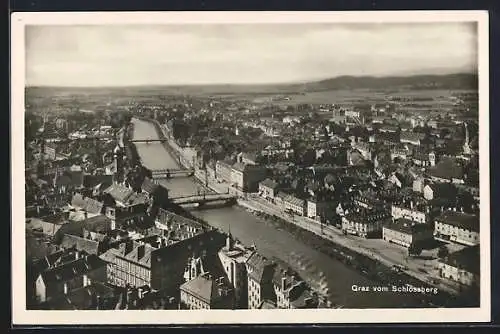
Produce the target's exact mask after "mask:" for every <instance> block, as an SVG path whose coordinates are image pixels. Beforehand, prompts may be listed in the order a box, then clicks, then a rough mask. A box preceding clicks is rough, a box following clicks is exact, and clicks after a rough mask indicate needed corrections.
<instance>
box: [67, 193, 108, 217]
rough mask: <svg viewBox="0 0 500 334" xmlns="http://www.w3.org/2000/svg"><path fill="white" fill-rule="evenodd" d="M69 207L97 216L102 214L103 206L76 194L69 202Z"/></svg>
mask: <svg viewBox="0 0 500 334" xmlns="http://www.w3.org/2000/svg"><path fill="white" fill-rule="evenodd" d="M71 205H72V206H73V207H77V208H80V209H82V210H84V211H87V212H89V213H94V214H99V213H101V212H102V208H103V205H104V204H103V203H101V202H99V201H97V200H95V199H93V198H90V197H84V196H82V195H81V194H79V193H76V194H75V195H74V196H73V199H72V200H71Z"/></svg>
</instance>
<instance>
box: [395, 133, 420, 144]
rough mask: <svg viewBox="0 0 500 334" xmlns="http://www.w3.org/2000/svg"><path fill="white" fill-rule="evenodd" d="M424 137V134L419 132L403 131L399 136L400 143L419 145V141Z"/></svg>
mask: <svg viewBox="0 0 500 334" xmlns="http://www.w3.org/2000/svg"><path fill="white" fill-rule="evenodd" d="M424 138H425V134H423V133H419V132H409V131H403V132H401V135H400V137H399V140H400V141H401V143H402V144H411V145H415V146H419V145H420V144H421V141H422V140H423V139H424Z"/></svg>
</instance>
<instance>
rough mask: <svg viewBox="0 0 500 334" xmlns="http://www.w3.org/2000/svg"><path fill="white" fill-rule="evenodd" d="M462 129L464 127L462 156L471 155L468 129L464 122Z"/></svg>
mask: <svg viewBox="0 0 500 334" xmlns="http://www.w3.org/2000/svg"><path fill="white" fill-rule="evenodd" d="M464 127H465V142H464V146H463V151H464V154H471V149H470V146H469V141H470V139H469V128H468V127H467V123H466V122H464Z"/></svg>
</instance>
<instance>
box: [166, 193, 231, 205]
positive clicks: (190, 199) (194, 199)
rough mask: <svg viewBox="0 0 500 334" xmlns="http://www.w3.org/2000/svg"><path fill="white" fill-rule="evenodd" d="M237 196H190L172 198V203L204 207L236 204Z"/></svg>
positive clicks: (227, 194)
mask: <svg viewBox="0 0 500 334" xmlns="http://www.w3.org/2000/svg"><path fill="white" fill-rule="evenodd" d="M237 198H238V197H237V196H236V195H232V194H229V193H226V194H201V195H190V196H180V197H174V198H171V199H170V201H171V202H172V203H174V204H178V205H185V204H198V206H202V205H204V204H207V203H214V202H223V203H226V204H231V205H232V204H235V203H236V199H237Z"/></svg>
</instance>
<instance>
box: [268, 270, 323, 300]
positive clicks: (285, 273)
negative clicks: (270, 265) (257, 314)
mask: <svg viewBox="0 0 500 334" xmlns="http://www.w3.org/2000/svg"><path fill="white" fill-rule="evenodd" d="M273 285H274V293H275V295H276V303H275V304H274V301H273V302H272V303H273V304H274V305H275V308H279V309H305V308H316V307H317V306H318V304H319V299H318V296H317V294H316V293H314V292H312V291H311V289H310V287H309V286H308V285H307V283H306V282H304V281H303V280H301V279H300V278H299V277H298V276H297V274H295V273H292V272H290V270H288V269H283V268H276V270H275V271H274V276H273Z"/></svg>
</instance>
